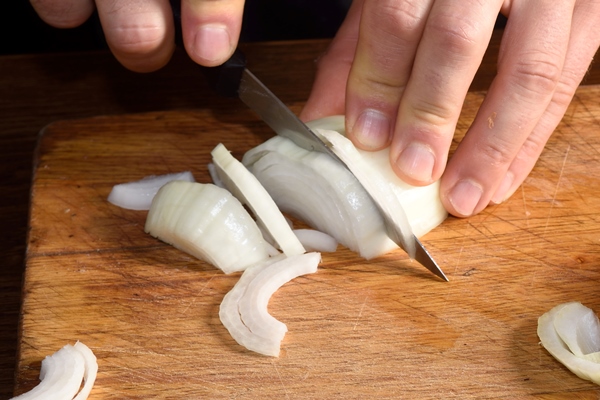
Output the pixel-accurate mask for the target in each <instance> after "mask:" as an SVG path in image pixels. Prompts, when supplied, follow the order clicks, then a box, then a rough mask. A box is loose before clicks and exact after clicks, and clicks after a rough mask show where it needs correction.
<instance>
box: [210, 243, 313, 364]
mask: <svg viewBox="0 0 600 400" xmlns="http://www.w3.org/2000/svg"><path fill="white" fill-rule="evenodd" d="M320 261H321V255H320V254H319V253H314V252H313V253H305V254H299V255H295V256H291V257H285V256H284V255H281V256H278V257H274V258H272V259H271V260H268V261H265V262H262V263H257V264H255V265H252V266H250V267H248V268H247V269H246V270H245V271H244V273H243V274H242V276H241V277H240V279H239V281H238V282H237V283H236V284H235V286H234V287H233V288H232V289H231V291H229V292H228V293H227V294H226V295H225V297H224V298H223V301H222V302H221V307H220V310H219V317H220V319H221V322H222V323H223V325H224V326H225V328H227V330H228V331H229V333H230V334H231V336H232V337H233V339H234V340H235V341H236V342H238V343H239V344H240V345H242V346H244V347H246V348H247V349H248V350H251V351H254V352H257V353H260V354H264V355H268V356H273V357H277V356H278V355H279V351H280V346H281V341H282V339H283V337H284V335H285V333H286V332H287V327H286V325H285V324H284V323H282V322H280V321H279V320H277V319H275V318H274V317H273V316H271V315H270V314H269V312H268V309H267V306H268V302H269V299H270V298H271V296H272V295H273V293H274V292H275V291H276V290H277V289H279V288H280V287H281V286H283V285H284V284H285V283H286V282H289V281H290V280H292V279H294V278H296V277H298V276H300V275H305V274H310V273H314V272H316V271H317V267H318V265H319V263H320Z"/></svg>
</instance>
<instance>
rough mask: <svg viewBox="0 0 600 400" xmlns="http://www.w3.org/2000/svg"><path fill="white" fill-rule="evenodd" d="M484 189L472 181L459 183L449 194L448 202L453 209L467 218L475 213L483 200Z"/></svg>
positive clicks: (467, 180) (466, 180)
mask: <svg viewBox="0 0 600 400" xmlns="http://www.w3.org/2000/svg"><path fill="white" fill-rule="evenodd" d="M482 195H483V189H482V188H481V186H479V184H477V183H476V182H473V181H472V180H470V179H465V180H462V181H458V182H457V183H456V185H454V187H453V188H452V189H451V190H450V193H448V200H449V201H450V204H452V207H454V209H455V210H456V212H458V213H459V214H461V215H464V216H466V217H468V216H470V215H472V214H473V213H474V212H475V207H477V204H478V203H479V200H481V196H482Z"/></svg>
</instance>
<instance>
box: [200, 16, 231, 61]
mask: <svg viewBox="0 0 600 400" xmlns="http://www.w3.org/2000/svg"><path fill="white" fill-rule="evenodd" d="M229 39H230V38H229V31H228V30H227V27H226V26H224V25H202V26H201V27H200V28H199V29H198V31H197V32H196V37H195V38H194V52H195V53H196V55H197V56H198V57H200V58H202V59H204V60H206V61H211V62H219V61H222V60H224V59H225V58H227V56H228V55H229V50H230V47H231V43H230V40H229Z"/></svg>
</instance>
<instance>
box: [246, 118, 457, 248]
mask: <svg viewBox="0 0 600 400" xmlns="http://www.w3.org/2000/svg"><path fill="white" fill-rule="evenodd" d="M343 121H344V120H343V117H340V116H336V117H328V118H324V119H321V120H316V121H313V122H309V123H308V125H309V126H310V127H311V128H312V129H313V130H314V131H315V132H316V133H317V134H320V135H322V136H323V137H324V138H325V140H326V141H328V142H330V143H332V144H333V147H332V149H333V150H334V151H335V152H336V154H338V155H339V156H340V158H342V159H343V160H344V161H345V162H346V163H347V164H348V165H349V166H350V168H351V169H352V171H353V172H354V174H355V175H356V176H358V177H359V178H360V180H361V182H362V183H363V184H364V186H365V187H368V188H369V192H370V193H371V195H375V196H377V198H378V200H379V201H380V202H383V203H384V205H385V207H386V208H387V210H388V212H390V213H391V214H392V215H394V216H395V219H396V222H397V224H398V225H400V226H401V227H403V229H402V231H403V237H404V242H407V243H404V244H405V250H406V251H407V253H408V254H409V256H411V257H412V256H414V246H413V242H412V240H409V239H408V238H410V237H411V236H412V234H413V233H414V235H415V236H417V237H422V236H423V235H425V234H426V233H427V232H429V231H430V230H431V229H433V228H434V227H436V226H438V225H439V224H440V223H442V222H443V221H444V220H445V219H446V217H447V216H448V214H447V212H446V210H445V209H444V207H443V205H442V203H441V200H440V195H439V183H438V182H436V183H434V184H431V185H428V186H425V187H416V186H411V185H408V184H406V183H405V182H403V181H401V180H400V179H399V178H398V177H397V176H396V175H395V174H394V172H393V170H392V169H391V166H390V164H389V150H384V151H380V152H361V151H358V150H356V149H355V148H354V146H353V145H352V143H351V142H350V141H349V140H348V139H346V138H345V137H344V136H343V135H342V133H343V131H344V129H343V126H344V125H343ZM323 127H324V128H328V129H332V128H335V129H336V130H325V129H322V128H323ZM340 132H341V133H340ZM242 162H243V164H244V165H246V167H247V168H248V169H249V170H250V171H251V172H252V173H253V174H254V175H255V176H256V177H257V178H258V180H259V181H260V182H261V183H262V185H263V186H264V187H265V188H266V190H267V191H268V192H269V193H270V194H271V197H272V198H273V199H274V200H275V202H276V203H277V205H278V206H279V208H280V209H281V210H282V211H283V212H286V213H289V214H290V215H293V216H295V217H297V218H299V219H301V220H303V221H304V222H306V223H307V224H308V225H310V226H311V227H313V228H315V229H317V230H319V231H322V232H325V233H327V234H329V235H330V236H332V237H334V238H335V239H336V240H337V241H338V242H339V243H341V244H342V245H344V246H345V247H347V248H349V249H350V250H352V251H355V252H357V253H359V254H360V255H361V256H362V257H364V258H367V259H370V258H374V257H377V256H379V255H382V254H385V253H387V252H389V251H391V250H393V249H396V248H397V246H396V244H395V243H394V242H392V241H391V240H390V239H389V237H388V236H387V233H386V229H385V224H384V221H383V219H382V217H381V214H380V211H379V209H378V208H377V206H376V205H375V204H374V203H373V201H372V199H371V197H370V196H369V194H368V193H367V192H366V191H365V187H363V185H361V183H359V181H358V180H357V178H356V177H355V176H354V175H353V174H352V173H351V172H350V171H348V169H346V168H345V167H344V166H343V165H341V164H340V163H338V162H336V161H335V160H334V159H333V158H331V157H329V156H328V155H326V154H324V153H320V152H311V151H308V150H305V149H303V148H300V147H298V146H296V145H295V144H294V143H292V142H291V141H290V140H288V139H285V138H282V137H278V136H277V137H274V138H271V139H269V140H268V141H266V142H264V143H262V144H261V145H259V146H257V147H255V148H253V149H251V150H250V151H248V152H247V153H246V154H245V155H244V157H243V159H242ZM403 210H404V211H406V213H404V212H403Z"/></svg>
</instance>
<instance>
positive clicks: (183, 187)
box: [145, 181, 270, 274]
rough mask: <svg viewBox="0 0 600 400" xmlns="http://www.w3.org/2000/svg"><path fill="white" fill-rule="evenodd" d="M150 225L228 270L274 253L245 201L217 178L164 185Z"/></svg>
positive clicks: (165, 237)
mask: <svg viewBox="0 0 600 400" xmlns="http://www.w3.org/2000/svg"><path fill="white" fill-rule="evenodd" d="M145 231H146V232H147V233H149V234H150V235H152V236H154V237H157V238H158V239H160V240H162V241H164V242H166V243H169V244H171V245H173V246H174V247H176V248H178V249H180V250H182V251H184V252H186V253H188V254H190V255H193V256H194V257H197V258H199V259H201V260H205V261H207V262H209V263H211V264H212V265H214V266H216V267H217V268H219V269H221V270H222V271H223V272H224V273H226V274H227V273H231V272H235V271H241V270H244V269H245V268H246V267H248V266H249V265H252V264H254V263H256V262H260V261H263V260H266V259H267V258H269V250H270V249H269V245H268V243H267V242H266V241H265V240H264V239H263V237H262V233H261V231H260V229H259V228H258V226H257V225H256V223H255V222H254V220H253V219H252V217H251V216H250V214H248V212H247V211H246V209H245V208H244V206H243V205H242V204H241V203H240V202H239V200H237V199H236V198H235V197H234V196H233V195H232V194H231V193H230V192H229V191H227V190H225V189H222V188H219V187H217V186H215V185H213V184H202V183H195V182H184V181H172V182H169V183H167V184H166V185H164V186H163V187H162V188H161V189H160V190H159V191H158V193H157V194H156V196H155V198H154V201H153V202H152V206H151V208H150V211H149V212H148V216H147V218H146V225H145Z"/></svg>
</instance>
